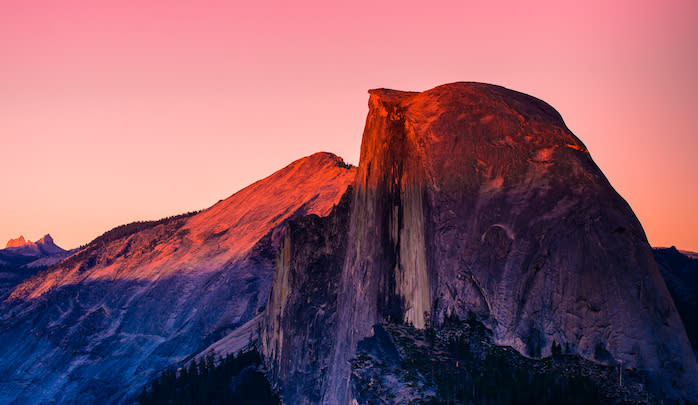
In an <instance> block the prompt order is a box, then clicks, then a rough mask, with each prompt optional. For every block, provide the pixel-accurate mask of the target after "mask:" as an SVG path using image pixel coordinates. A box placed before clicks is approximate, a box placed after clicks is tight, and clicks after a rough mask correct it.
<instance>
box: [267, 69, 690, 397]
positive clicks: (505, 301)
mask: <svg viewBox="0 0 698 405" xmlns="http://www.w3.org/2000/svg"><path fill="white" fill-rule="evenodd" d="M370 94H371V96H370V99H369V113H368V117H367V120H366V128H365V130H364V137H363V141H362V146H361V161H360V165H359V171H358V173H357V176H356V180H355V181H354V185H353V188H354V194H353V203H352V207H351V214H350V219H349V222H348V229H347V233H348V242H347V246H346V252H345V255H344V258H343V259H341V258H339V259H338V260H339V261H340V262H339V263H336V264H334V265H333V266H335V265H339V266H341V268H342V271H341V275H340V276H339V285H338V289H337V294H336V302H337V304H336V306H337V314H336V321H335V322H333V323H331V324H329V325H328V326H327V328H333V331H332V332H328V333H332V334H333V335H334V336H335V338H334V341H333V342H332V344H330V345H327V349H326V352H327V353H326V355H327V356H329V358H330V361H329V362H327V364H328V369H327V374H326V376H325V379H324V380H323V383H322V395H323V397H322V398H323V401H325V402H329V403H346V402H347V401H349V399H350V397H351V393H350V391H349V385H348V376H349V373H350V370H349V366H348V360H349V359H350V358H352V357H353V355H354V353H355V348H356V344H357V342H358V341H359V340H361V339H362V338H364V337H366V336H368V335H369V334H370V331H371V326H372V325H373V324H375V323H376V322H378V321H382V320H403V321H406V322H410V323H413V324H414V325H415V326H417V327H424V326H425V325H427V324H428V323H431V324H434V325H438V324H439V322H440V321H441V320H442V319H443V318H444V316H445V315H446V314H456V315H458V316H459V317H460V318H461V319H464V318H466V317H467V316H468V313H470V312H472V313H474V314H475V315H476V316H477V317H478V319H480V320H481V321H483V322H484V323H485V324H486V325H487V326H488V327H489V328H491V329H492V330H493V334H494V339H495V342H496V343H497V344H501V345H509V346H512V347H514V348H515V349H517V350H518V351H520V352H521V353H524V354H526V355H528V356H531V357H540V356H542V355H548V354H550V347H551V343H552V341H553V340H555V341H557V342H558V343H563V344H564V343H567V344H569V346H570V348H571V350H573V351H574V352H576V353H579V354H580V355H582V356H584V357H587V358H589V359H593V360H596V361H600V362H607V363H615V362H619V361H622V362H623V364H624V365H625V366H626V367H635V368H638V369H644V370H647V371H648V372H649V373H650V374H651V375H652V376H653V378H652V379H651V381H650V382H651V385H652V388H653V389H654V390H656V391H658V392H663V394H662V395H667V396H680V395H688V396H695V395H696V385H697V383H698V381H697V379H696V375H698V368H697V367H696V362H695V359H694V357H693V353H692V351H691V348H690V345H689V343H688V340H687V338H686V333H685V331H684V327H683V325H682V323H681V320H680V319H679V317H678V314H677V312H676V309H675V307H674V304H673V302H672V299H671V297H670V295H669V293H668V292H667V288H666V286H665V284H664V281H663V280H662V278H661V275H660V273H659V271H658V268H657V265H656V263H655V261H654V259H653V257H652V250H651V248H650V246H649V244H648V243H647V239H646V237H645V234H644V231H643V229H642V227H641V225H640V223H639V222H638V220H637V218H636V217H635V215H634V214H633V212H632V210H631V209H630V207H629V206H628V204H627V203H626V202H625V201H624V200H623V199H622V198H621V197H620V196H619V195H618V194H617V193H616V192H615V190H613V188H612V187H611V185H610V184H609V183H608V181H607V180H606V178H605V177H604V176H603V173H601V171H600V170H599V168H598V167H597V166H596V165H595V164H594V162H593V161H592V159H591V157H590V155H589V153H588V151H587V150H586V148H585V146H584V145H583V144H582V143H581V142H580V141H579V140H578V139H577V138H576V137H575V136H574V135H573V134H572V133H571V132H570V131H569V130H568V129H567V127H566V126H565V124H564V122H563V120H562V118H561V117H560V115H559V114H558V113H557V112H556V111H555V110H554V109H553V108H552V107H550V106H549V105H548V104H546V103H544V102H542V101H540V100H538V99H535V98H533V97H530V96H527V95H524V94H521V93H518V92H514V91H511V90H508V89H505V88H502V87H498V86H492V85H485V84H479V83H454V84H450V85H445V86H440V87H437V88H434V89H432V90H429V91H425V92H423V93H410V92H400V91H393V90H385V89H379V90H372V91H371V92H370ZM303 250H304V249H303V248H297V251H303ZM291 260H292V261H293V260H295V261H297V262H303V260H304V259H303V258H300V257H297V258H292V259H291ZM292 287H293V286H289V288H290V289H289V290H288V291H289V292H287V293H285V294H286V295H288V296H294V294H300V295H301V297H302V296H304V294H306V292H307V290H308V289H307V288H304V289H303V290H298V289H296V290H293V288H292ZM274 288H276V286H275V287H274ZM319 288H323V287H322V286H319ZM294 300H295V301H296V302H298V303H299V304H298V305H301V304H300V303H301V302H303V300H302V299H301V298H294ZM285 302H286V305H288V302H290V301H288V300H287V301H285ZM272 304H275V303H274V302H273V301H270V305H272ZM277 305H278V304H277ZM309 310H312V309H309ZM284 311H286V312H287V313H293V311H294V309H289V308H288V306H287V307H285V309H284ZM318 313H319V311H318ZM305 316H306V317H307V316H309V315H305ZM270 322H271V323H272V324H273V323H274V322H277V321H275V320H274V319H271V320H270ZM280 322H281V323H282V325H284V322H287V324H288V325H290V326H289V328H290V329H288V330H283V331H282V332H283V334H284V337H282V338H280V339H281V341H282V342H283V344H286V342H287V340H286V336H289V335H292V336H294V337H293V340H292V341H293V342H298V341H303V338H298V337H297V335H301V336H309V335H312V334H313V333H316V331H314V330H312V328H310V329H309V330H308V329H306V327H308V325H305V324H304V325H293V324H291V323H289V322H288V321H285V320H284V319H283V316H282V317H281V321H280ZM323 327H324V326H323ZM289 342H291V341H290V340H289ZM297 350H303V348H302V347H300V346H299V347H297ZM267 354H268V355H269V354H271V355H272V356H275V355H278V352H277V351H275V350H274V349H273V348H272V350H271V353H267ZM282 362H283V360H282V361H281V363H282ZM281 363H279V364H281ZM320 363H321V364H324V362H323V360H322V359H321V360H320ZM308 364H309V363H307V362H305V363H301V364H296V365H295V366H296V367H298V368H303V367H308ZM279 378H280V379H281V383H282V386H283V375H279ZM297 394H298V393H294V394H293V395H297ZM303 399H304V398H303V397H302V395H301V396H300V397H298V396H291V397H290V400H291V401H293V402H294V403H295V402H302V401H303ZM306 399H307V398H306Z"/></svg>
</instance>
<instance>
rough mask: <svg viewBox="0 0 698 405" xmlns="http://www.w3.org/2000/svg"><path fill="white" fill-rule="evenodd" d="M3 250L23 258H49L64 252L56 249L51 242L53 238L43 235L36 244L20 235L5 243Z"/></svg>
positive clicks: (58, 248)
mask: <svg viewBox="0 0 698 405" xmlns="http://www.w3.org/2000/svg"><path fill="white" fill-rule="evenodd" d="M5 249H6V250H8V251H10V252H13V253H16V254H21V255H24V256H51V255H55V254H60V253H65V252H66V250H65V249H62V248H60V247H58V246H57V245H56V244H55V243H54V242H53V238H52V237H51V235H49V234H46V235H44V236H43V237H42V238H41V239H39V240H37V241H36V242H32V241H30V240H26V239H24V236H22V235H20V236H19V238H16V239H10V240H9V241H7V246H6V247H5Z"/></svg>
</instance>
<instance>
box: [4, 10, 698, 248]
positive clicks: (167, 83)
mask: <svg viewBox="0 0 698 405" xmlns="http://www.w3.org/2000/svg"><path fill="white" fill-rule="evenodd" d="M331 3H332V2H324V1H323V2H319V1H318V2H309V1H294V2H263V1H254V2H245V3H244V4H243V3H242V2H235V1H219V2H208V1H196V2H194V1H192V2H177V1H147V2H141V1H124V0H120V1H98V2H97V1H94V2H93V1H66V0H61V1H7V0H0V153H1V155H0V190H1V191H0V213H1V214H0V244H2V245H3V246H4V242H5V241H6V240H7V239H9V238H10V237H16V236H18V235H19V234H23V235H24V236H25V237H27V238H29V239H31V240H36V239H38V238H39V237H41V236H42V235H43V234H45V233H51V234H52V235H53V236H54V239H55V240H56V242H57V243H58V244H59V245H61V246H63V247H66V248H72V247H76V246H78V245H80V244H84V243H87V242H89V241H90V240H91V239H92V238H94V237H96V236H98V235H100V234H101V233H103V232H104V231H106V230H108V229H110V228H112V227H114V226H116V225H120V224H123V223H127V222H131V221H134V220H146V219H157V218H160V217H164V216H169V215H173V214H178V213H182V212H186V211H190V210H196V209H201V208H205V207H208V206H210V205H211V204H213V203H215V202H216V201H218V200H219V199H222V198H225V197H227V196H229V195H230V194H232V193H233V192H235V191H237V190H239V189H240V188H242V187H244V186H246V185H248V184H250V183H251V182H253V181H255V180H257V179H260V178H262V177H264V176H266V175H268V174H270V173H272V172H273V171H275V170H277V169H279V168H281V167H283V166H285V165H286V164H287V163H289V162H291V161H292V160H294V159H297V158H299V157H302V156H305V155H309V154H311V153H313V152H316V151H330V152H334V153H336V154H339V155H341V156H342V157H344V158H345V160H347V161H348V162H350V163H354V164H356V163H358V156H359V146H360V143H361V134H362V130H363V125H364V120H365V116H366V113H367V111H368V108H367V100H368V94H367V92H366V91H367V89H370V88H375V87H389V88H396V89H401V90H426V89H429V88H432V87H434V86H437V85H439V84H444V83H449V82H454V81H481V82H488V83H495V84H500V85H503V86H506V87H509V88H512V89H515V90H518V91H522V92H525V93H528V94H531V95H534V96H536V97H538V98H541V99H543V100H545V101H547V102H548V103H550V104H551V105H553V106H554V107H555V108H556V109H557V110H558V111H559V112H560V113H561V114H562V116H563V117H564V119H565V121H566V123H567V125H568V127H569V128H570V129H571V130H572V131H573V132H574V133H575V134H576V135H577V136H578V137H579V138H580V139H581V140H582V141H583V142H584V143H585V144H586V145H587V147H588V148H589V150H590V152H591V154H592V156H593V158H594V159H595V161H596V163H597V164H598V165H599V166H600V167H601V169H602V170H603V171H604V173H605V174H606V176H607V177H608V178H609V180H610V181H611V183H612V184H613V186H614V187H615V188H616V190H617V191H618V192H619V193H620V194H621V195H622V196H623V197H624V198H625V199H626V200H627V201H628V202H629V203H630V205H631V206H632V208H633V209H634V211H635V213H636V214H637V215H638V217H639V218H640V221H641V222H642V224H643V226H644V228H645V231H646V232H647V235H648V238H649V240H650V242H651V243H652V244H653V245H655V246H670V245H676V246H677V247H679V248H681V249H688V250H693V251H698V209H697V207H698V187H697V185H698V160H697V159H696V153H697V152H698V134H697V133H696V117H698V97H697V96H696V95H697V94H698V75H696V72H698V23H696V16H698V2H696V1H695V0H686V1H680V0H669V1H663V2H658V1H638V0H634V1H629V0H628V1H612V2H609V1H584V2H579V4H578V5H573V3H571V2H566V1H560V0H557V1H546V2H531V1H526V2H497V1H459V2H438V1H429V2H425V1H419V2H409V1H395V2H393V1H370V2H359V1H352V2H345V3H343V4H342V5H332V4H331ZM660 3H661V4H660Z"/></svg>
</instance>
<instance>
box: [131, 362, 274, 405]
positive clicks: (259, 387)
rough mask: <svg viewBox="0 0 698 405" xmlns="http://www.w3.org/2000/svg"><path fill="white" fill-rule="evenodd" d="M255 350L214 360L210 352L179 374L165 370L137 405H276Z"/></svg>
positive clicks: (141, 396)
mask: <svg viewBox="0 0 698 405" xmlns="http://www.w3.org/2000/svg"><path fill="white" fill-rule="evenodd" d="M261 366H262V359H261V357H260V355H259V352H257V350H256V349H252V350H249V351H246V352H240V353H238V354H237V355H234V354H232V353H231V354H228V355H227V356H226V357H219V358H218V359H215V357H214V355H213V353H212V352H210V353H209V354H208V355H207V356H206V357H202V358H201V359H200V360H199V361H196V360H192V361H191V362H190V363H189V365H187V366H185V367H183V368H182V369H180V370H179V371H177V370H173V369H171V370H166V371H164V372H163V373H162V375H161V376H160V377H159V378H157V379H156V380H154V381H153V382H152V383H151V384H150V387H148V388H144V389H143V392H142V393H141V394H140V395H139V396H138V398H137V399H136V402H137V403H139V404H141V405H150V404H173V405H180V404H181V405H185V404H211V405H215V404H221V405H222V404H241V405H245V404H250V405H251V404H255V405H257V404H259V405H266V404H269V405H271V404H279V397H278V396H277V394H276V393H274V392H273V391H272V389H271V385H270V384H269V381H268V380H267V378H266V376H265V375H264V373H263V372H262V371H261Z"/></svg>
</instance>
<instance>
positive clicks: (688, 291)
mask: <svg viewBox="0 0 698 405" xmlns="http://www.w3.org/2000/svg"><path fill="white" fill-rule="evenodd" d="M654 258H655V260H656V261H657V264H658V265H659V269H660V270H661V272H662V277H664V281H666V285H667V287H668V288H669V292H670V293H671V297H672V298H673V299H674V304H675V305H676V309H677V310H678V311H679V315H680V316H681V320H682V321H683V324H684V326H685V327H686V333H687V334H688V339H689V340H690V341H691V345H692V346H693V351H694V352H695V353H698V254H696V253H693V252H685V251H680V250H677V249H676V248H675V247H670V248H657V249H654Z"/></svg>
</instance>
